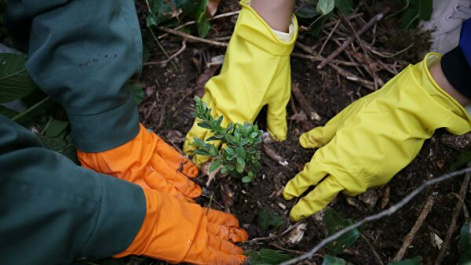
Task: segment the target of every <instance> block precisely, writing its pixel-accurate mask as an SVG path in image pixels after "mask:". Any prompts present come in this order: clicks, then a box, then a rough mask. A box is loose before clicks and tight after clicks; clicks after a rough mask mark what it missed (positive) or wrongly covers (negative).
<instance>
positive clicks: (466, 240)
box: [460, 223, 471, 265]
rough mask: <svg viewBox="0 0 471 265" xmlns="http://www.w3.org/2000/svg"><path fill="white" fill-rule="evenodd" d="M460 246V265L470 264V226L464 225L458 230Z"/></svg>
mask: <svg viewBox="0 0 471 265" xmlns="http://www.w3.org/2000/svg"><path fill="white" fill-rule="evenodd" d="M460 240H461V246H462V247H463V253H461V256H460V264H465V265H468V264H469V263H471V225H470V224H469V223H465V224H464V225H463V226H462V227H461V230H460Z"/></svg>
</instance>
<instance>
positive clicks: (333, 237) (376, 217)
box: [282, 168, 471, 265]
mask: <svg viewBox="0 0 471 265" xmlns="http://www.w3.org/2000/svg"><path fill="white" fill-rule="evenodd" d="M469 172H471V168H465V169H462V170H458V171H454V172H451V173H447V174H444V175H442V176H440V177H438V178H434V179H431V180H428V181H426V182H424V183H423V184H422V185H421V186H420V187H418V188H417V189H415V190H414V191H412V192H411V193H410V194H409V195H407V196H406V197H404V198H403V199H402V200H401V201H400V202H398V203H396V204H395V205H393V206H392V207H390V208H388V209H386V210H384V211H381V212H379V213H377V214H374V215H370V216H367V217H365V218H363V219H362V220H360V221H358V222H356V223H354V224H352V225H350V226H347V227H345V228H344V229H342V230H340V231H338V232H337V233H335V234H333V235H331V236H329V237H327V238H325V239H323V240H322V241H321V242H320V243H319V244H317V245H316V246H315V247H314V248H312V249H311V250H310V251H309V252H307V253H306V254H304V255H301V256H299V257H296V258H293V259H290V260H288V261H286V262H283V263H282V265H289V264H294V263H296V262H299V261H301V260H304V259H310V258H312V257H313V256H314V254H316V253H317V251H319V250H320V249H321V248H323V247H324V246H325V245H327V244H328V243H330V242H332V241H334V240H336V239H338V238H339V237H341V236H342V235H344V234H346V233H347V232H349V231H351V230H353V229H355V228H357V227H359V226H361V225H363V224H365V223H368V222H371V221H375V220H379V219H381V218H383V217H385V216H389V215H392V214H394V213H395V212H397V211H398V210H399V209H401V208H402V207H403V206H404V205H406V204H407V203H409V202H410V201H411V200H412V199H413V198H414V197H415V196H417V194H419V193H420V192H421V191H423V190H424V189H425V188H426V187H428V186H431V185H435V184H437V183H439V182H442V181H445V180H448V179H451V178H452V177H455V176H459V175H462V174H465V173H469Z"/></svg>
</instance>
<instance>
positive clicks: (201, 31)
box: [196, 12, 211, 38]
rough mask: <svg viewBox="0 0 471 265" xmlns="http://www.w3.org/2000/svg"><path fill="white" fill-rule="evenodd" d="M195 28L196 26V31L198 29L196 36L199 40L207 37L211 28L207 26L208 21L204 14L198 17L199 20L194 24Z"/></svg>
mask: <svg viewBox="0 0 471 265" xmlns="http://www.w3.org/2000/svg"><path fill="white" fill-rule="evenodd" d="M196 26H197V29H198V35H199V36H200V37H201V38H205V37H206V35H208V32H209V29H210V28H211V27H210V26H209V21H208V19H207V18H206V13H205V12H203V13H201V14H200V16H199V18H198V20H197V22H196Z"/></svg>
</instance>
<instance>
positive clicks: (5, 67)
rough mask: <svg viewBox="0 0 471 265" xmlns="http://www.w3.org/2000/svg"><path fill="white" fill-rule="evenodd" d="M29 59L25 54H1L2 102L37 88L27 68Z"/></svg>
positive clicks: (20, 96) (18, 97) (0, 94)
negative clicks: (26, 64)
mask: <svg viewBox="0 0 471 265" xmlns="http://www.w3.org/2000/svg"><path fill="white" fill-rule="evenodd" d="M27 59H28V57H27V56H26V55H24V54H13V53H2V54H0V103H4V102H10V101H13V100H16V99H20V98H23V97H25V96H27V95H28V94H30V93H31V92H33V90H34V89H35V88H36V85H35V84H34V83H33V81H31V79H30V78H29V75H28V73H27V72H26V69H25V63H26V60H27Z"/></svg>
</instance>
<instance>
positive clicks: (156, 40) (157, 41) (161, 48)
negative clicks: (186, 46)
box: [147, 27, 179, 72]
mask: <svg viewBox="0 0 471 265" xmlns="http://www.w3.org/2000/svg"><path fill="white" fill-rule="evenodd" d="M147 28H148V29H149V31H150V34H151V35H152V38H154V40H155V42H156V43H157V45H158V46H159V48H160V50H162V52H163V53H164V55H165V57H167V59H168V58H170V56H169V55H168V53H167V51H166V50H165V48H164V46H162V44H161V43H160V41H159V39H157V37H156V36H155V34H154V31H153V30H152V29H151V28H150V27H147ZM170 63H171V64H172V66H173V69H175V71H177V72H179V71H178V67H177V65H176V64H175V63H174V62H173V61H170Z"/></svg>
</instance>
